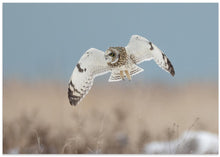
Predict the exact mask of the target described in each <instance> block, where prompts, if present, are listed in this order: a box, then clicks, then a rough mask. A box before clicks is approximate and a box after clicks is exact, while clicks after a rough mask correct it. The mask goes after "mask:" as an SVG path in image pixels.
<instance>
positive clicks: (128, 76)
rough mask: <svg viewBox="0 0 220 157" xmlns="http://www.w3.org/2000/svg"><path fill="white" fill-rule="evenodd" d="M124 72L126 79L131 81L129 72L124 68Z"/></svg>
mask: <svg viewBox="0 0 220 157" xmlns="http://www.w3.org/2000/svg"><path fill="white" fill-rule="evenodd" d="M125 74H126V76H127V78H128V80H129V81H131V75H130V74H129V72H128V71H127V70H125Z"/></svg>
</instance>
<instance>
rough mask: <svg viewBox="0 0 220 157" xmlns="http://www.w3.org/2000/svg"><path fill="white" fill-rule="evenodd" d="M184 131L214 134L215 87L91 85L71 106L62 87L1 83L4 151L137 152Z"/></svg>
mask: <svg viewBox="0 0 220 157" xmlns="http://www.w3.org/2000/svg"><path fill="white" fill-rule="evenodd" d="M187 129H191V130H205V131H209V132H212V133H218V87H217V85H216V84H212V83H207V84H195V83H191V84H185V85H176V86H174V85H163V84H153V85H150V84H146V83H145V84H144V83H140V84H137V83H129V82H128V83H125V85H123V86H122V85H121V84H119V83H108V84H107V83H105V84H103V85H102V84H98V83H96V82H95V85H94V86H93V88H92V89H91V91H90V92H89V94H88V95H87V96H86V97H85V98H84V99H83V100H82V101H81V102H80V104H79V105H78V106H76V107H73V106H70V104H69V102H68V98H67V84H62V83H55V82H53V83H51V82H38V83H24V82H21V81H20V82H19V81H15V80H14V81H4V84H3V152H4V153H111V154H114V153H143V146H144V144H146V143H149V142H151V141H153V140H158V141H160V140H170V139H174V138H176V137H178V136H179V135H180V134H181V133H182V132H183V131H186V130H187Z"/></svg>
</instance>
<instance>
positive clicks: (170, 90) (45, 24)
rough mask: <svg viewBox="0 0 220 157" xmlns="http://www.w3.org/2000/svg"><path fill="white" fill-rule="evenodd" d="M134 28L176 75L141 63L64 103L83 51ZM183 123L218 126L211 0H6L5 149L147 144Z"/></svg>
mask: <svg viewBox="0 0 220 157" xmlns="http://www.w3.org/2000/svg"><path fill="white" fill-rule="evenodd" d="M133 34H138V35H141V36H143V37H146V38H147V39H148V40H150V41H152V42H153V43H154V44H155V45H157V46H158V47H159V48H160V49H161V50H163V51H164V52H165V54H166V55H167V56H168V58H169V59H170V60H171V62H172V64H173V66H174V69H175V71H176V75H175V77H172V76H171V75H170V74H168V73H166V72H165V71H163V70H162V69H160V68H159V67H158V66H157V65H156V64H155V62H154V61H149V62H144V63H142V64H141V65H140V67H142V68H144V69H145V71H144V72H142V73H140V74H139V75H135V76H134V77H133V80H132V81H131V82H129V81H123V82H117V83H109V82H108V78H109V76H110V73H108V74H107V75H104V76H100V77H98V78H96V79H95V81H94V85H93V87H92V89H91V90H90V92H89V94H88V95H87V96H86V97H85V98H84V99H83V100H82V101H81V102H80V104H79V105H78V106H76V107H73V106H70V104H69V102H68V97H67V85H68V81H69V78H70V76H71V74H72V71H73V69H74V67H75V65H76V64H77V62H78V60H79V59H80V57H81V56H82V55H83V53H84V52H85V51H86V50H87V49H89V48H91V47H94V48H97V49H100V50H103V51H105V50H106V49H108V48H109V47H110V46H126V45H127V44H128V41H129V39H130V37H131V35H133ZM185 131H187V132H190V131H206V132H209V133H211V134H214V135H217V134H218V4H217V3H203V4H200V3H189V4H188V3H177V4H173V3H144V4H142V3H139V4H136V3H130V4H126V3H123V4H120V3H116V4H113V3H105V4H99V3H91V4H90V3H84V4H80V3H65V4H62V3H4V4H3V153H111V154H112V153H145V152H146V150H145V146H146V145H148V144H149V143H151V142H152V141H172V140H175V139H178V138H179V137H180V136H181V134H182V133H183V132H185ZM184 140H187V137H185V138H184ZM181 143H183V142H179V144H181ZM194 145H195V144H194ZM194 145H193V146H194ZM193 146H192V147H190V149H191V148H192V149H193V148H194V147H193ZM182 150H183V149H182ZM176 152H177V151H176ZM146 153H147V152H146ZM151 153H153V152H151ZM157 153H164V152H162V151H161V152H157ZM168 153H173V151H168ZM174 153H175V152H174ZM180 153H184V151H182V152H181V151H180ZM185 153H193V151H192V150H190V151H189V152H185ZM205 153H213V152H205ZM214 153H215V152H214Z"/></svg>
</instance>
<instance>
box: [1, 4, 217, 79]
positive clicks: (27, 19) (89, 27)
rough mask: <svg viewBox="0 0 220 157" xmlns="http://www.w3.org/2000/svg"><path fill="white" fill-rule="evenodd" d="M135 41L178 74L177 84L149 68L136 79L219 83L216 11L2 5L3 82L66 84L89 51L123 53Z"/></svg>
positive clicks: (173, 6) (213, 7)
mask: <svg viewBox="0 0 220 157" xmlns="http://www.w3.org/2000/svg"><path fill="white" fill-rule="evenodd" d="M133 34H138V35H141V36H144V37H146V38H147V39H149V40H150V41H152V42H153V43H154V44H155V45H157V46H158V47H159V48H160V49H161V50H163V51H164V52H165V54H166V55H167V56H168V58H169V59H170V60H171V62H172V64H173V66H174V68H175V71H176V76H175V77H174V78H172V77H171V75H169V74H168V73H166V72H165V71H163V70H161V69H160V68H159V67H158V66H157V65H156V64H155V63H154V62H153V61H150V62H144V63H142V64H140V67H142V68H144V69H145V71H144V72H143V73H141V74H139V75H137V76H135V79H137V80H138V79H143V80H150V81H162V82H171V81H172V82H173V81H174V82H177V83H180V82H189V81H210V80H211V81H215V82H217V80H218V4H217V3H204V4H200V3H189V4H187V3H177V4H172V3H143V4H141V3H139V4H135V3H131V4H126V3H123V4H120V3H116V4H112V3H110V4H108V3H105V4H98V3H94V4H86V3H84V4H80V3H66V4H62V3H59V4H58V3H57V4H53V3H49V4H46V3H44V4H40V3H32V4H31V3H30V4H25V3H20V4H19V3H15V4H13V3H4V4H3V77H4V79H5V80H6V79H11V78H13V79H16V78H18V79H23V80H27V81H29V80H33V81H35V80H61V81H64V82H65V81H68V80H69V77H70V76H71V73H72V70H73V68H74V66H75V65H76V64H77V62H78V60H79V59H80V57H81V56H82V54H83V53H84V52H85V51H86V50H87V49H89V48H91V47H94V48H97V49H100V50H103V51H105V50H106V49H107V48H108V47H110V46H126V45H127V43H128V41H129V38H130V37H131V35H133ZM109 75H110V74H108V75H107V76H103V77H101V78H100V79H101V80H104V81H107V80H108V77H109Z"/></svg>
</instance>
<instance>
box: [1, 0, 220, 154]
mask: <svg viewBox="0 0 220 157" xmlns="http://www.w3.org/2000/svg"><path fill="white" fill-rule="evenodd" d="M3 3H218V4H219V1H218V0H209V1H207V0H200V1H199V0H184V1H183V0H181V1H176V0H169V1H165V0H136V1H131V0H128V1H125V0H111V1H109V0H107V1H103V0H96V1H89V0H63V1H58V0H45V1H43V0H32V1H31V2H30V1H28V0H23V1H20V2H18V1H16V0H3V2H1V6H0V8H1V12H0V19H1V26H0V27H1V39H0V48H1V50H2V54H1V56H0V64H1V65H2V68H1V78H0V80H1V82H2V83H1V85H0V86H1V90H0V94H1V104H2V107H1V108H0V110H1V113H2V116H1V117H0V121H1V132H2V133H1V134H0V137H1V139H2V142H0V151H1V152H2V154H3V136H2V134H3V121H2V120H3V43H2V42H3V41H2V39H3V21H2V20H3ZM218 26H219V11H218ZM218 42H219V30H218ZM219 43H220V42H219ZM218 52H219V48H218ZM207 53H208V52H207ZM218 54H219V53H218ZM219 60H220V55H218V61H219ZM219 67H220V64H219V63H218V79H219V77H220V74H219V69H220V68H219ZM219 87H220V86H219V83H218V97H219V96H220V90H219ZM219 111H220V109H219V107H218V120H219ZM218 130H220V127H219V125H218ZM219 150H220V149H219ZM48 155H51V154H48ZM62 155H63V154H62ZM123 155H125V154H123ZM19 156H24V155H19ZM32 156H37V155H32ZM74 156H79V155H75V154H74ZM80 156H88V155H80ZM93 156H94V155H93ZM99 156H104V155H99ZM114 156H121V155H114ZM126 156H136V155H126ZM147 156H155V155H147ZM157 156H164V155H157ZM177 156H180V155H177ZM196 156H201V155H196Z"/></svg>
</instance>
